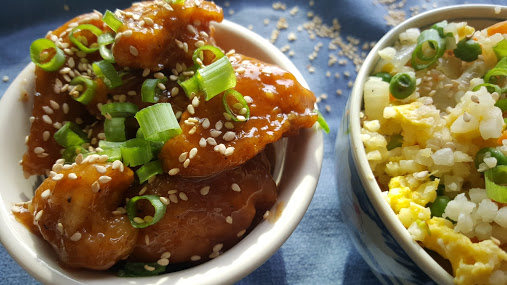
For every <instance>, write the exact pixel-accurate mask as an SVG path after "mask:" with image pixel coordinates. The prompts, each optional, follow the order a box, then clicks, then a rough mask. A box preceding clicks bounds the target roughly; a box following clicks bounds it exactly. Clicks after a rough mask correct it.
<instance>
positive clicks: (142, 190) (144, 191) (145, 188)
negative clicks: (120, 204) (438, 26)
mask: <svg viewBox="0 0 507 285" xmlns="http://www.w3.org/2000/svg"><path fill="white" fill-rule="evenodd" d="M146 191H148V187H146V186H144V187H143V189H141V191H139V196H142V195H143V194H144V193H146Z"/></svg>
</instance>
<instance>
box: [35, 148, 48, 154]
mask: <svg viewBox="0 0 507 285" xmlns="http://www.w3.org/2000/svg"><path fill="white" fill-rule="evenodd" d="M44 151H45V150H44V149H43V148H42V147H40V146H38V147H36V148H34V149H33V152H34V153H35V154H41V153H43V152H44Z"/></svg>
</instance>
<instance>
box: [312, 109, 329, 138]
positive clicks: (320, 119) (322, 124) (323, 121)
mask: <svg viewBox="0 0 507 285" xmlns="http://www.w3.org/2000/svg"><path fill="white" fill-rule="evenodd" d="M314 111H315V112H317V114H318V115H319V117H318V118H317V123H319V126H320V127H321V128H322V129H323V130H324V131H325V132H326V134H329V132H330V131H331V130H330V129H329V125H328V124H327V122H326V119H324V116H322V114H321V113H320V112H319V110H317V109H315V110H314Z"/></svg>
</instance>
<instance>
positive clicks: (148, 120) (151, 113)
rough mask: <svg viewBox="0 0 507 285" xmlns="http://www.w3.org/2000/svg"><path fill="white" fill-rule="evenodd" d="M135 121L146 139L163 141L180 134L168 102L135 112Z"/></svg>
mask: <svg viewBox="0 0 507 285" xmlns="http://www.w3.org/2000/svg"><path fill="white" fill-rule="evenodd" d="M135 117H136V119H137V122H138V123H139V126H140V128H141V130H142V132H143V135H144V138H145V139H146V140H148V141H162V142H165V141H167V140H168V139H170V138H173V137H175V136H177V135H179V134H181V128H180V125H179V123H178V120H177V119H176V116H175V115H174V112H173V108H172V107H171V104H169V103H158V104H155V105H152V106H149V107H146V108H144V109H141V110H140V111H139V112H137V114H136V116H135Z"/></svg>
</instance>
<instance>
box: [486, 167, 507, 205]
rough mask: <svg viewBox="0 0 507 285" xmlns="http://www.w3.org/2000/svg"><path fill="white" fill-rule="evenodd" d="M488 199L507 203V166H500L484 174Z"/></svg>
mask: <svg viewBox="0 0 507 285" xmlns="http://www.w3.org/2000/svg"><path fill="white" fill-rule="evenodd" d="M484 180H485V182H486V193H487V195H488V198H490V199H492V200H495V201H497V202H500V203H507V186H505V185H507V166H505V165H500V166H497V167H494V168H491V169H488V170H486V172H485V173H484Z"/></svg>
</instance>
